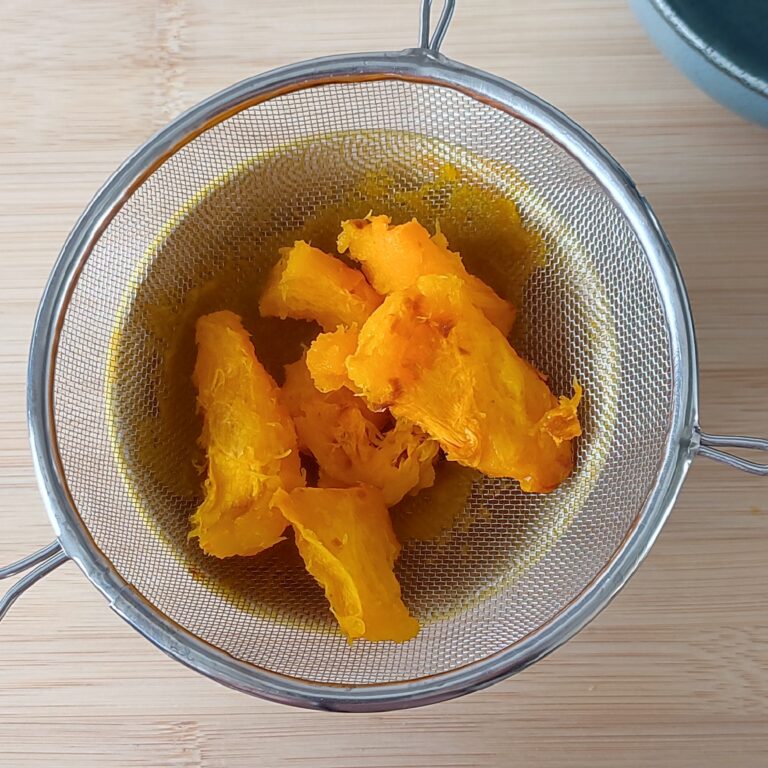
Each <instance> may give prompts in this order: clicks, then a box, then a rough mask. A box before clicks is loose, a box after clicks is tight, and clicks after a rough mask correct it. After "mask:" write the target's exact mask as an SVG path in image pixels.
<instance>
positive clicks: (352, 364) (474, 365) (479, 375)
mask: <svg viewBox="0 0 768 768" xmlns="http://www.w3.org/2000/svg"><path fill="white" fill-rule="evenodd" d="M347 372H348V373H349V377H350V379H351V380H352V381H353V383H354V384H355V386H356V387H357V388H358V390H359V391H360V392H361V393H362V394H363V395H364V397H365V398H366V400H367V401H368V403H369V405H370V406H371V407H373V408H377V407H388V408H389V409H390V411H391V412H392V414H393V415H394V416H395V417H396V418H398V419H406V420H408V421H411V422H413V423H415V424H418V425H419V426H420V427H422V429H424V431H425V432H427V433H428V434H429V435H431V436H432V437H434V438H435V439H436V440H437V441H438V442H439V443H440V445H441V446H442V448H443V449H444V450H445V452H446V455H447V457H448V458H449V459H451V460H453V461H458V462H459V463H461V464H464V465H465V466H469V467H475V468H476V469H479V470H480V471H481V472H484V473H485V474H487V475H492V476H496V477H512V478H515V479H517V480H518V481H519V482H520V487H521V488H522V489H523V490H524V491H531V492H548V491H551V490H553V489H554V488H555V487H557V486H558V485H559V484H560V483H561V482H562V481H563V480H564V479H565V478H566V477H567V476H568V475H569V474H570V472H571V469H572V467H573V456H572V450H571V444H570V442H569V440H570V439H571V438H572V437H575V436H577V435H578V434H580V432H581V429H580V426H579V423H578V417H577V415H576V409H577V406H578V403H579V399H580V392H579V391H577V393H576V395H575V396H574V397H573V398H572V399H568V398H564V399H563V400H562V401H561V402H558V400H557V398H555V396H554V395H553V394H552V393H551V392H550V391H549V388H548V387H547V385H546V383H545V382H544V381H543V380H542V378H541V376H540V375H539V373H538V372H537V371H536V370H535V369H534V368H533V366H532V365H530V364H529V363H527V362H526V361H525V360H523V359H522V358H520V357H519V356H518V355H517V353H516V352H515V351H514V349H512V347H511V346H510V345H509V342H508V341H507V340H506V338H505V337H504V335H503V334H502V333H501V332H500V331H499V329H498V328H496V327H495V326H494V325H493V324H492V323H491V322H490V320H489V319H488V318H487V317H486V316H485V315H484V314H483V312H482V311H480V309H478V307H477V306H476V305H475V303H474V301H473V300H472V294H471V290H470V289H469V288H468V287H467V286H466V284H465V282H464V281H463V280H462V279H461V278H459V277H456V276H453V275H425V276H423V277H420V278H418V280H417V281H416V284H415V286H413V287H410V288H407V289H405V290H401V291H395V292H394V293H391V294H390V295H389V296H387V298H386V299H385V300H384V303H383V304H382V305H381V306H380V307H379V308H378V309H377V310H376V311H375V312H374V313H373V314H372V315H371V317H370V318H369V319H368V321H367V322H366V323H365V325H364V326H363V327H362V328H361V330H360V337H359V342H358V347H357V351H356V352H355V354H354V355H352V356H351V357H348V358H347Z"/></svg>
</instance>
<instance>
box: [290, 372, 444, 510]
mask: <svg viewBox="0 0 768 768" xmlns="http://www.w3.org/2000/svg"><path fill="white" fill-rule="evenodd" d="M282 397H283V401H284V402H285V404H286V407H287V408H288V412H289V413H290V415H291V417H292V418H293V422H294V424H295V425H296V433H297V435H298V438H299V447H300V448H301V449H302V450H304V451H308V452H309V453H311V454H312V455H313V456H314V457H315V459H316V460H317V464H318V466H319V468H320V478H321V482H322V485H323V486H326V487H336V488H339V487H348V486H353V485H357V484H365V485H371V486H373V487H375V488H378V489H379V490H380V491H381V493H382V494H383V497H384V501H385V503H386V504H387V506H391V505H392V504H396V503H397V502H398V501H400V499H402V498H403V496H405V495H406V494H407V493H411V492H416V491H417V490H419V489H420V488H427V487H429V486H430V485H432V483H433V482H434V479H435V470H434V467H433V464H434V459H435V457H436V456H437V452H438V445H437V443H436V442H435V441H434V440H431V439H429V437H428V436H427V435H426V434H425V433H424V432H423V431H422V430H421V429H420V428H419V427H417V426H415V425H413V424H411V423H406V422H397V423H395V425H394V426H392V427H391V428H390V429H386V428H387V427H388V426H390V425H391V417H390V416H389V414H387V413H374V412H371V411H369V410H368V408H366V406H365V403H364V402H363V400H362V398H360V397H356V396H355V395H354V394H353V393H352V392H351V391H350V390H349V389H346V388H343V389H339V390H338V391H336V392H330V393H322V392H320V391H318V389H317V388H316V387H315V385H314V383H313V382H312V377H311V376H310V374H309V370H308V368H307V364H306V360H305V359H302V360H299V361H298V362H296V363H293V364H291V365H288V366H286V368H285V384H284V385H283V389H282ZM388 422H389V423H388Z"/></svg>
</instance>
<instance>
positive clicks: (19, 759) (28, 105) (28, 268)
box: [0, 0, 768, 768]
mask: <svg viewBox="0 0 768 768" xmlns="http://www.w3.org/2000/svg"><path fill="white" fill-rule="evenodd" d="M1 15H2V21H0V103H2V105H3V108H2V111H1V112H0V403H1V404H2V408H1V409H0V489H1V490H2V495H1V496H2V512H1V513H0V515H1V516H2V517H1V519H2V528H1V530H2V535H0V563H7V562H10V561H11V560H14V559H16V558H17V557H19V556H21V555H23V554H26V553H28V552H30V551H32V550H33V549H36V548H37V547H39V546H41V545H43V544H45V543H47V542H48V541H49V540H50V539H51V531H50V528H49V525H48V522H47V519H46V516H45V513H44V510H43V505H42V503H41V501H40V498H39V495H38V491H37V489H36V487H35V480H34V477H33V472H32V467H31V461H30V455H29V448H28V445H27V438H26V426H25V415H24V414H25V365H26V357H27V347H28V343H29V336H30V332H31V325H32V320H33V316H34V312H35V308H36V304H37V301H38V298H39V296H40V293H41V291H42V288H43V285H44V282H45V279H46V276H47V274H48V271H49V269H50V267H51V265H52V264H53V261H54V258H55V256H56V253H57V251H58V249H59V247H60V245H61V243H62V242H63V240H64V238H65V236H66V234H67V232H68V230H69V229H70V227H71V226H72V224H73V223H74V221H75V219H76V217H77V215H78V213H79V212H80V211H81V210H82V208H83V207H84V205H85V204H86V203H87V201H88V200H89V198H90V196H91V195H92V194H93V192H94V191H95V190H96V188H97V187H98V186H99V184H100V183H101V182H102V181H103V179H104V178H105V177H106V176H107V175H108V174H109V173H110V172H111V170H113V169H114V168H115V166H116V165H117V164H118V163H119V162H120V161H121V160H122V159H123V158H124V157H125V156H126V155H127V154H128V153H129V152H130V151H131V150H132V149H133V148H134V147H135V146H136V145H137V144H139V143H140V142H141V141H143V140H144V139H145V138H146V137H147V136H148V135H149V134H150V133H151V132H152V131H153V130H155V129H156V128H158V127H159V126H161V125H162V124H163V123H165V122H166V121H167V120H168V119H169V118H170V117H172V116H173V115H175V114H176V113H178V112H179V111H180V110H182V109H184V108H186V107H188V106H190V105H192V104H194V103H195V102H197V101H199V100H200V99H202V98H203V97H205V96H206V95H208V94H209V93H210V92H212V91H214V90H216V89H219V88H222V87H224V86H226V85H228V84H229V83H231V82H233V81H236V80H238V79H241V78H243V77H246V76H249V75H251V74H253V73H256V72H259V71H262V70H265V69H267V68H270V67H274V66H277V65H280V64H286V63H289V62H291V61H294V60H297V59H302V58H307V57H311V56H320V55H325V54H332V53H337V52H342V51H353V50H364V49H386V48H400V47H403V46H405V45H410V44H413V43H414V42H415V39H416V15H417V14H416V0H384V2H379V3H364V4H360V3H350V2H349V0H324V1H323V2H322V3H321V2H310V0H283V1H282V2H280V3H274V2H271V1H270V2H267V0H247V1H246V0H220V1H218V2H215V3H214V2H204V0H135V1H134V2H130V3H125V2H118V0H67V2H63V3H62V2H53V1H52V0H51V1H46V0H24V1H23V2H22V0H4V2H3V3H2V12H1ZM444 51H445V52H446V53H447V54H448V55H449V56H452V57H455V58H458V59H461V60H465V61H467V62H468V63H471V64H473V65H475V66H478V67H482V68H485V69H488V70H491V71H493V72H495V73H497V74H499V75H502V76H505V77H508V78H510V79H513V80H516V81H518V82H521V83H522V84H524V85H525V86H527V87H529V88H530V89H531V90H533V91H534V92H537V93H538V94H540V95H541V96H543V97H544V98H545V99H548V100H549V101H552V102H553V103H555V104H557V105H558V106H560V107H561V108H562V109H564V110H565V111H566V112H567V113H569V114H570V115H571V116H572V117H573V118H575V119H576V120H577V121H579V122H581V123H582V124H583V125H584V126H585V127H586V128H587V129H588V130H589V131H591V132H592V133H593V134H594V135H595V136H597V137H598V138H599V140H600V141H601V142H603V143H604V144H605V145H606V146H607V147H608V149H609V150H610V151H611V152H612V153H613V154H614V155H615V156H616V157H617V158H618V159H619V160H620V162H622V163H623V164H624V165H625V167H626V168H627V169H628V170H629V172H630V173H631V174H632V175H633V176H634V178H635V179H636V181H637V183H638V185H639V187H640V188H641V190H642V191H643V192H644V193H645V194H646V195H647V196H648V197H649V198H650V200H651V201H652V203H653V205H654V207H655V209H656V211H657V213H658V215H659V217H660V219H661V220H662V222H663V224H664V226H665V227H666V229H667V232H668V234H669V236H670V239H671V240H672V242H673V244H674V246H675V248H676V251H677V253H678V257H679V259H680V262H681V266H682V270H683V273H684V275H685V278H686V281H687V284H688V288H689V291H690V295H691V300H692V303H693V309H694V313H695V318H696V323H697V329H698V343H699V352H700V357H701V412H702V423H703V425H704V426H705V428H706V429H708V430H709V431H722V432H746V433H750V434H762V435H768V407H767V406H768V250H766V241H767V239H768V194H767V192H768V131H765V130H762V129H760V128H757V127H755V126H751V125H749V124H747V123H745V122H743V121H741V120H740V119H739V118H737V117H735V116H733V115H731V114H729V113H728V112H726V111H725V110H724V109H722V108H721V107H719V106H718V105H716V104H714V103H712V102H711V101H709V99H708V98H707V97H706V96H704V95H703V94H701V93H700V92H699V91H697V90H696V89H695V88H694V87H693V86H691V85H690V84H689V83H688V82H687V81H686V80H685V79H684V78H683V77H682V76H681V75H679V74H678V73H677V72H676V71H674V70H673V69H672V68H671V67H670V65H669V64H668V63H667V62H666V61H665V60H663V59H662V57H661V56H660V55H659V54H658V53H657V52H656V50H655V49H654V48H653V47H652V45H651V44H650V43H649V42H648V41H647V39H646V38H645V36H644V35H643V33H642V31H641V30H640V28H639V27H638V26H637V24H636V23H635V21H634V19H633V18H632V17H631V15H630V13H629V11H628V9H627V7H626V6H625V4H624V3H623V2H622V0H578V1H570V2H565V1H564V0H515V2H507V1H506V0H459V3H458V9H457V13H456V16H455V19H454V23H453V26H452V28H451V30H450V33H449V35H448V38H447V40H446V43H445V46H444ZM767 580H768V482H767V481H766V480H765V479H763V480H761V479H759V478H752V477H747V476H742V475H740V474H738V473H735V472H733V471H729V470H727V469H726V468H723V467H720V466H718V465H714V464H711V463H708V462H706V461H705V460H699V461H697V462H696V464H695V466H694V468H693V470H692V472H691V474H690V477H689V479H688V482H687V483H686V486H685V489H684V491H683V493H682V496H681V498H680V500H679V503H678V504H677V506H676V508H675V511H674V513H673V514H672V516H671V519H670V521H669V523H668V525H667V526H666V528H665V530H664V532H663V534H662V536H661V538H660V540H659V542H658V543H657V545H656V546H655V547H654V550H653V552H652V553H651V555H650V557H649V558H648V560H647V561H646V563H645V564H644V565H643V567H642V568H641V569H640V571H639V573H638V574H637V575H636V576H635V577H634V578H633V580H632V582H631V584H630V585H629V586H628V587H627V589H626V590H625V591H624V592H623V593H622V594H621V596H620V597H619V598H618V599H617V600H616V601H615V602H614V603H613V604H612V606H611V607H610V608H609V609H608V610H607V611H605V612H604V613H603V614H602V615H601V616H600V617H599V618H598V619H597V620H596V621H595V622H593V623H592V624H591V625H590V626H589V627H588V628H587V629H586V630H585V631H583V632H582V633H581V634H580V635H579V636H578V637H577V638H576V639H574V640H573V641H571V642H570V643H568V644H567V645H566V646H565V647H564V648H562V649H561V650H560V651H558V652H557V653H555V654H554V655H553V656H551V657H550V658H549V659H548V660H546V661H544V662H542V663H540V664H538V665H536V666H535V667H533V668H532V669H530V670H529V671H527V672H525V673H524V674H522V675H520V676H518V677H517V678H514V679H512V680H509V681H506V682H504V683H502V684H500V685H498V686H496V687H494V688H492V689H490V690H488V691H485V692H482V693H478V694H475V695H473V696H470V697H467V698H464V699H461V700H458V701H454V702H450V703H447V704H443V705H439V706H434V707H430V708H426V709H422V710H416V711H410V712H405V713H399V714H384V715H370V716H344V715H326V714H318V713H311V712H302V711H297V710H291V709H287V708H283V707H280V706H277V705H273V704H269V703H266V702H261V701H259V700H255V699H250V698H248V697H246V696H244V695H241V694H237V693H234V692H231V691H228V690H225V689H224V688H222V687H219V686H217V685H215V684H214V683H212V682H209V681H207V680H205V679H204V678H202V677H200V676H198V675H196V674H194V673H192V672H190V671H188V670H186V669H184V668H183V667H181V666H179V665H178V664H175V663H173V662H171V661H170V660H167V659H166V658H165V657H164V656H163V655H162V654H161V653H160V652H159V651H157V650H155V649H154V648H153V647H152V646H150V645H149V644H148V643H147V642H146V641H144V640H143V639H142V638H141V637H139V636H138V635H137V634H136V633H135V632H133V631H132V630H131V629H130V628H128V627H127V626H126V625H125V624H123V622H122V621H121V620H120V619H119V618H118V617H117V616H115V615H114V614H113V613H112V612H111V611H110V610H109V608H108V607H107V605H106V603H105V602H104V600H103V599H102V598H101V597H100V596H99V595H98V594H97V593H96V591H95V590H94V589H93V588H92V587H91V586H90V585H89V584H88V582H87V581H86V580H85V579H84V577H83V576H82V575H81V574H80V573H79V572H78V570H77V568H76V567H75V566H73V565H66V566H64V567H63V568H61V569H60V570H58V571H57V572H56V573H55V574H54V575H52V576H50V577H49V578H48V579H46V580H45V581H44V582H43V583H41V584H40V585H38V586H37V587H35V588H34V589H33V590H32V591H31V592H29V593H28V594H26V595H25V596H24V597H23V598H22V599H21V600H20V601H19V603H17V605H16V606H15V607H14V608H13V610H12V611H11V613H10V614H9V615H8V617H7V619H6V620H5V621H4V622H3V624H2V626H0V765H1V766H8V767H9V768H11V767H12V768H24V767H26V766H40V765H49V764H50V765H54V764H55V765H57V766H78V767H80V766H83V767H89V766H104V765H119V766H142V767H145V766H180V767H181V766H183V767H187V766H189V767H190V768H191V767H192V766H195V767H199V766H204V767H205V768H218V767H223V766H254V765H264V766H301V765H305V766H313V767H314V768H326V767H330V766H340V767H343V766H348V767H349V768H353V767H356V766H378V767H381V768H384V767H387V766H430V767H432V768H449V767H452V768H453V767H459V766H507V765H513V764H514V765H536V766H545V767H546V766H558V765H562V764H566V763H567V764H569V765H574V766H577V765H583V766H594V767H595V768H600V767H601V766H606V768H607V767H609V766H610V767H611V768H614V767H615V766H654V767H656V766H674V767H678V766H679V767H682V766H691V767H694V766H695V767H696V768H701V766H705V767H709V766H713V767H714V766H723V765H729V766H745V767H746V766H750V767H751V766H755V768H757V766H764V765H766V764H768V599H767V598H766V582H767Z"/></svg>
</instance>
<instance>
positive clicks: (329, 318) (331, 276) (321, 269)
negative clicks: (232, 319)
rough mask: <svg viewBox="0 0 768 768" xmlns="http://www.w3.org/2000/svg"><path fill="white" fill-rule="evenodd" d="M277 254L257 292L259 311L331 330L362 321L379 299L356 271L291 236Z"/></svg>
mask: <svg viewBox="0 0 768 768" xmlns="http://www.w3.org/2000/svg"><path fill="white" fill-rule="evenodd" d="M281 254H282V255H281V258H280V261H278V262H277V264H276V265H275V266H274V268H273V270H272V273H271V274H270V276H269V280H268V282H267V286H266V288H265V289H264V293H263V294H262V296H261V301H260V303H259V311H260V312H261V314H262V315H263V316H265V317H281V318H286V317H292V318H295V319H297V320H314V321H316V322H318V323H319V324H320V325H321V326H322V328H323V330H325V331H333V330H335V329H336V326H338V325H351V324H352V323H360V324H362V323H363V322H365V320H366V319H367V318H368V316H369V315H370V314H371V312H373V310H374V309H376V307H378V306H379V304H381V296H379V295H378V294H377V293H376V291H374V290H373V288H371V286H370V285H368V282H367V281H366V279H365V276H364V275H363V274H362V273H361V272H358V270H356V269H351V268H350V267H348V266H347V265H346V264H344V263H343V262H342V261H340V260H339V259H337V258H335V257H333V256H329V255H328V254H327V253H324V252H323V251H321V250H320V249H319V248H313V247H312V246H311V245H309V244H308V243H305V242H304V241H303V240H297V241H296V243H294V245H293V247H292V248H283V249H281Z"/></svg>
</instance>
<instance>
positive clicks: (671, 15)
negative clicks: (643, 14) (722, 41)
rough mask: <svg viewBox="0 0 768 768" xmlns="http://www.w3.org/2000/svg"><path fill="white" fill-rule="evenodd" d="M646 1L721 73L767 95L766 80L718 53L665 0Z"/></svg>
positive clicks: (756, 91) (762, 94) (767, 86)
mask: <svg viewBox="0 0 768 768" xmlns="http://www.w3.org/2000/svg"><path fill="white" fill-rule="evenodd" d="M648 2H649V3H650V4H651V5H652V6H653V7H654V8H655V9H656V10H657V11H658V13H659V15H660V16H661V17H662V18H663V19H664V21H666V22H667V24H669V26H670V27H672V29H673V31H674V32H676V33H677V34H678V35H679V37H681V38H682V39H683V40H684V41H685V42H686V43H688V45H690V46H691V47H692V48H694V49H696V50H697V51H698V52H699V53H700V54H701V55H702V56H704V57H705V58H706V59H707V60H708V61H709V62H710V63H711V64H713V65H714V66H715V67H717V68H718V69H719V70H720V71H721V72H722V73H723V74H725V75H727V76H728V77H731V78H733V79H734V80H737V81H738V82H739V83H741V84H742V85H743V86H745V87H747V88H749V89H750V90H752V91H754V92H755V93H758V94H760V95H761V96H767V97H768V81H766V80H763V79H762V78H760V77H757V76H755V75H753V74H751V73H750V72H748V71H747V70H745V69H744V68H743V67H740V66H739V65H738V64H736V63H735V62H734V61H733V60H732V59H730V58H729V57H728V56H725V55H724V54H722V53H720V51H718V50H716V49H715V48H713V47H712V46H711V45H709V44H707V42H706V41H705V40H704V39H703V38H702V37H701V36H700V35H698V34H696V33H695V32H694V31H693V30H692V29H691V27H690V26H689V25H688V24H687V23H686V22H685V21H683V20H682V19H681V18H680V16H679V15H678V13H677V12H676V11H674V10H673V9H672V8H670V6H669V4H668V3H667V0H648Z"/></svg>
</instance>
